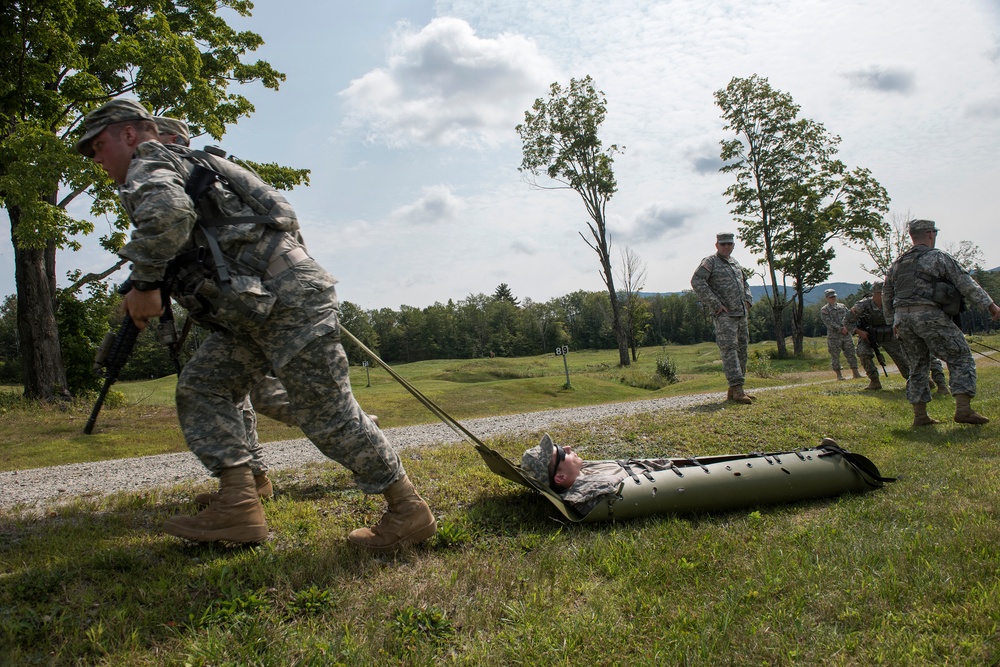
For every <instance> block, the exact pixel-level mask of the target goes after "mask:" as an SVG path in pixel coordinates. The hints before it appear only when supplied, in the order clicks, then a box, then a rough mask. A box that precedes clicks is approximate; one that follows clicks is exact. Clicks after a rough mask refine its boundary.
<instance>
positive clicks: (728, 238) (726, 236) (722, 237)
mask: <svg viewBox="0 0 1000 667" xmlns="http://www.w3.org/2000/svg"><path fill="white" fill-rule="evenodd" d="M734 238H735V237H734V236H733V234H731V233H730V232H721V233H719V234H716V235H715V242H716V243H735V241H734V240H733V239H734Z"/></svg>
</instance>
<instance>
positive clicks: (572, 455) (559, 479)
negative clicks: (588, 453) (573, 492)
mask: <svg viewBox="0 0 1000 667" xmlns="http://www.w3.org/2000/svg"><path fill="white" fill-rule="evenodd" d="M562 449H563V451H564V452H565V453H566V458H564V459H563V460H562V461H560V462H559V465H558V466H557V467H556V469H555V473H554V474H553V475H552V481H553V482H555V484H556V486H558V487H559V488H561V489H568V488H569V487H571V486H573V482H575V481H576V478H577V477H579V476H580V470H581V469H582V468H583V459H581V458H580V455H579V454H577V453H576V452H574V451H573V448H572V447H563V448H562ZM558 458H559V453H558V452H553V453H552V460H553V463H554V462H555V461H558Z"/></svg>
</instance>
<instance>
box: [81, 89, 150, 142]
mask: <svg viewBox="0 0 1000 667" xmlns="http://www.w3.org/2000/svg"><path fill="white" fill-rule="evenodd" d="M127 120H148V121H150V122H154V121H153V114H151V113H149V111H148V110H147V109H146V107H144V106H142V104H140V103H139V101H138V100H133V99H127V98H115V99H113V100H111V101H110V102H108V103H106V104H104V105H103V106H101V107H98V108H97V109H94V110H93V111H91V112H90V113H88V114H87V115H86V116H85V117H84V119H83V127H84V132H83V137H81V138H80V141H78V142H76V150H77V152H79V153H80V154H81V155H86V156H87V157H94V151H93V150H91V148H90V142H91V141H93V140H94V138H95V137H96V136H97V135H99V134H100V133H101V132H103V131H104V129H105V128H106V127H107V126H108V125H114V124H115V123H123V122H125V121H127Z"/></svg>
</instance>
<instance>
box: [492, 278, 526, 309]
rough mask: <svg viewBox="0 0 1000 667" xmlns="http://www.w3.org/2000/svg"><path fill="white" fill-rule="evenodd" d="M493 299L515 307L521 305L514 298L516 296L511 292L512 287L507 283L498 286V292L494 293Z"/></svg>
mask: <svg viewBox="0 0 1000 667" xmlns="http://www.w3.org/2000/svg"><path fill="white" fill-rule="evenodd" d="M493 298H494V299H496V300H497V301H506V302H508V303H512V304H514V305H515V306H518V305H520V304H519V302H518V300H517V299H515V298H514V295H513V294H512V293H511V291H510V285H508V284H507V283H500V284H499V285H497V288H496V290H494V292H493Z"/></svg>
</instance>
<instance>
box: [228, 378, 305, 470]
mask: <svg viewBox="0 0 1000 667" xmlns="http://www.w3.org/2000/svg"><path fill="white" fill-rule="evenodd" d="M255 407H256V410H255V409H254V408H255ZM236 408H237V409H238V410H239V411H240V412H241V413H242V414H243V427H244V428H245V429H246V433H247V451H249V452H250V456H251V461H250V470H252V471H253V474H254V475H255V476H256V475H260V474H262V473H265V472H267V469H268V468H267V463H266V462H265V461H264V447H263V446H262V445H261V444H260V439H259V438H258V437H257V413H258V412H259V413H260V414H262V415H264V416H265V417H270V418H271V419H274V420H276V421H280V422H282V423H283V424H288V425H289V426H298V425H299V424H298V422H296V421H295V415H294V414H293V413H292V409H291V405H290V404H289V402H288V392H287V391H285V388H284V387H283V386H282V384H281V382H280V381H279V380H278V378H276V377H274V376H273V375H268V376H266V377H265V378H264V379H263V380H261V381H260V382H258V383H257V384H255V385H254V388H253V389H251V390H250V394H249V395H248V396H245V397H244V398H243V400H242V401H241V402H240V403H239V405H237V406H236Z"/></svg>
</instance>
